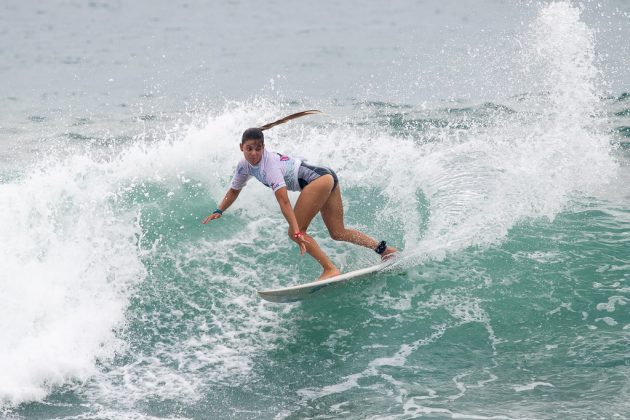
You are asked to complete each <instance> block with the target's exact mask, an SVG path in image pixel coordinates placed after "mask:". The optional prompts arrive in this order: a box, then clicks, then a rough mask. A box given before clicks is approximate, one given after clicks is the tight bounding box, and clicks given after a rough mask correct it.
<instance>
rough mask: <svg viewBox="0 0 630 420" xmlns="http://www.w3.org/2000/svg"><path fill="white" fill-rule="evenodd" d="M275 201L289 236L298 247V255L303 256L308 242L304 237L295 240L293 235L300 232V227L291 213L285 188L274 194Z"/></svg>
mask: <svg viewBox="0 0 630 420" xmlns="http://www.w3.org/2000/svg"><path fill="white" fill-rule="evenodd" d="M274 194H275V195H276V200H278V204H279V205H280V211H282V215H283V216H284V218H285V219H287V223H289V236H290V237H291V238H292V239H293V240H294V241H295V242H296V243H297V244H298V246H299V247H300V253H301V254H302V255H304V252H305V251H306V244H307V243H308V241H307V240H306V238H304V235H303V234H302V235H299V236H298V237H297V238H296V237H295V234H296V233H298V232H299V231H300V226H299V225H298V222H297V218H296V217H295V213H294V212H293V207H292V206H291V202H290V201H289V194H287V188H286V187H282V188H280V189H278V190H277V191H276V192H275V193H274Z"/></svg>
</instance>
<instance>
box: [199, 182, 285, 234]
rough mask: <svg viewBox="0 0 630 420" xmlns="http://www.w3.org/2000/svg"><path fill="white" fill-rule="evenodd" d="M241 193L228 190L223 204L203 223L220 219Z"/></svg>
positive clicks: (232, 189) (231, 189)
mask: <svg viewBox="0 0 630 420" xmlns="http://www.w3.org/2000/svg"><path fill="white" fill-rule="evenodd" d="M240 193H241V190H235V189H234V188H230V189H229V190H228V191H227V193H225V197H223V201H221V204H219V207H217V209H216V210H215V211H214V213H212V214H211V215H210V216H208V217H206V218H205V220H204V221H203V222H202V223H203V224H204V225H205V224H206V223H208V222H209V221H210V220H214V219H218V218H219V217H221V215H222V214H223V212H224V211H226V210H227V209H228V208H229V207H230V206H231V205H232V203H234V201H236V199H237V198H238V195H239V194H240ZM294 217H295V216H294Z"/></svg>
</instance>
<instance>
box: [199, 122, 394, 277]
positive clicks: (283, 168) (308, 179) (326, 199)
mask: <svg viewBox="0 0 630 420" xmlns="http://www.w3.org/2000/svg"><path fill="white" fill-rule="evenodd" d="M315 113H319V111H316V110H310V111H303V112H298V113H296V114H292V115H289V116H287V117H285V118H282V119H280V120H278V121H274V122H272V123H269V124H266V125H263V126H262V127H255V128H248V129H247V130H245V132H244V133H243V136H242V138H241V145H240V148H241V151H242V152H243V157H244V159H242V160H241V161H240V162H239V163H238V165H237V167H236V173H235V174H234V177H233V178H232V183H231V186H230V188H229V189H228V191H227V193H226V194H225V197H224V198H223V201H221V204H219V207H218V208H217V209H216V210H215V211H214V212H213V213H212V214H211V215H209V216H208V217H206V218H205V220H204V221H203V224H206V223H208V222H209V221H211V220H214V219H218V218H219V217H221V215H222V214H223V212H224V211H226V210H227V209H228V208H229V207H230V206H231V205H232V203H234V201H235V200H236V198H237V197H238V195H239V194H240V192H241V189H242V188H243V187H244V186H245V184H246V183H247V181H248V180H249V178H251V177H252V176H254V177H256V179H258V180H259V181H260V182H262V183H263V184H264V185H266V186H267V187H270V188H271V189H272V191H273V192H274V194H275V196H276V200H278V204H279V205H280V210H281V211H282V214H283V216H284V218H285V219H286V220H287V222H288V224H289V238H291V239H292V240H293V241H294V242H295V243H296V244H297V245H298V246H299V247H300V254H301V255H304V252H308V253H309V255H311V256H312V257H313V258H315V260H317V262H319V263H320V264H321V266H322V269H323V272H322V274H321V276H319V280H324V279H327V278H330V277H334V276H336V275H339V274H340V272H339V270H338V269H337V267H335V265H334V264H333V263H332V261H330V259H329V258H328V256H327V255H326V254H325V253H324V251H322V249H321V248H320V247H319V245H318V244H317V242H316V241H315V240H314V239H313V238H312V237H311V236H310V235H308V234H307V233H306V230H307V229H308V226H309V225H310V223H311V220H313V218H314V217H315V215H316V214H317V213H321V215H322V219H323V220H324V223H325V225H326V228H327V229H328V232H329V233H330V237H331V238H332V239H334V240H336V241H345V242H351V243H353V244H356V245H361V246H364V247H367V248H371V249H373V250H374V251H376V253H378V254H380V255H381V258H382V259H386V258H389V257H391V256H392V254H393V253H394V252H396V248H393V247H390V246H387V244H386V243H385V241H381V242H378V241H376V240H375V239H373V238H371V237H369V236H367V235H366V234H364V233H362V232H359V231H358V230H355V229H348V228H346V227H345V225H344V221H343V204H342V201H341V190H340V187H339V180H338V179H337V175H336V174H335V172H334V171H333V170H331V169H329V168H326V167H320V166H312V165H309V164H306V163H304V162H302V161H301V160H299V159H297V158H294V157H290V156H286V155H282V154H279V153H274V152H271V151H267V150H266V149H265V137H264V135H263V131H264V130H268V129H270V128H271V127H274V126H276V125H278V124H282V123H285V122H287V121H289V120H292V119H294V118H298V117H302V116H304V115H309V114H315ZM287 190H290V191H301V193H300V196H299V197H298V199H297V202H296V203H295V208H292V207H291V203H290V201H289V196H288V194H287Z"/></svg>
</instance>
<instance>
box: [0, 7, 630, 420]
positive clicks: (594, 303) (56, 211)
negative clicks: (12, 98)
mask: <svg viewBox="0 0 630 420" xmlns="http://www.w3.org/2000/svg"><path fill="white" fill-rule="evenodd" d="M528 10H529V13H531V21H530V22H529V23H528V24H526V25H525V24H524V29H523V31H522V32H521V33H519V34H514V35H511V37H510V38H509V39H507V40H504V41H505V42H506V43H509V44H510V45H511V48H512V50H510V53H509V54H507V53H505V51H503V50H501V51H502V52H501V54H502V55H501V56H500V61H502V62H501V64H500V67H499V68H494V69H493V71H494V73H492V74H490V73H489V76H488V77H490V78H492V79H496V82H497V83H503V84H505V90H506V91H508V92H509V91H511V90H512V89H514V86H518V88H519V89H521V90H520V93H518V94H514V95H512V94H510V95H505V96H504V97H503V98H502V99H501V100H496V99H488V100H482V101H472V100H464V99H448V100H435V101H431V102H428V101H427V102H423V103H421V104H419V105H410V104H409V103H405V102H402V101H400V102H396V101H390V102H383V101H374V100H362V99H336V98H335V97H334V96H331V97H329V98H325V99H324V100H322V101H321V102H320V103H316V104H314V105H315V106H314V107H320V108H323V109H325V110H326V112H327V115H325V116H317V117H308V118H307V119H302V120H299V121H295V122H291V123H289V124H287V125H284V126H280V127H277V128H274V129H273V130H270V131H269V134H268V135H267V139H266V147H267V148H268V149H271V150H274V151H281V152H284V153H287V154H291V155H295V156H301V157H306V158H308V160H309V162H311V163H314V164H325V165H327V166H330V167H332V168H334V169H335V170H336V172H337V173H338V175H339V178H340V185H341V188H342V191H343V197H344V204H345V214H346V223H347V224H348V225H349V226H353V227H357V228H359V229H361V230H363V231H365V232H366V233H368V234H370V235H372V236H374V237H376V238H379V239H380V238H384V239H387V240H388V241H389V242H390V243H392V244H394V245H395V246H397V247H399V248H401V249H402V250H404V252H403V253H402V258H401V259H400V262H399V263H398V264H397V266H396V268H395V269H393V270H391V271H389V272H387V273H385V274H383V275H379V276H374V277H372V278H370V279H368V280H365V281H362V282H357V283H356V284H352V285H348V286H346V287H343V288H338V289H336V290H334V291H331V292H329V293H327V294H325V295H322V296H321V297H319V298H317V299H313V300H309V301H305V302H303V303H301V304H296V305H274V304H268V303H265V302H263V301H261V300H260V299H259V298H258V297H257V295H256V290H258V289H262V288H269V287H275V286H280V285H290V284H296V283H299V282H304V281H306V280H309V279H312V278H314V277H316V276H317V275H318V274H319V271H318V267H319V266H318V264H317V263H315V262H314V261H313V260H311V259H309V258H308V257H304V258H301V257H300V256H299V253H298V251H297V250H296V249H295V246H294V245H293V244H292V243H291V242H290V241H289V240H287V238H286V222H285V221H284V219H283V217H282V215H281V213H280V212H279V211H278V207H277V203H276V202H275V199H274V198H273V196H272V194H270V192H269V190H268V189H266V188H265V187H263V186H262V185H260V184H258V183H256V181H255V180H252V181H250V182H249V184H248V185H247V187H246V188H245V190H244V192H243V193H242V194H241V196H240V197H239V199H238V201H237V202H236V203H235V204H234V206H233V207H232V208H230V209H229V211H227V212H226V213H225V215H224V216H223V217H222V218H221V219H220V220H218V221H214V222H212V223H210V224H208V225H201V223H200V222H201V220H203V218H205V216H206V215H207V214H208V213H209V212H210V211H212V210H213V209H214V208H216V206H217V203H218V202H219V201H220V200H221V199H222V197H223V194H224V193H225V190H226V188H227V186H228V185H229V181H230V179H231V175H232V172H233V170H234V167H235V165H236V163H237V161H238V160H239V159H240V157H241V156H242V155H241V154H240V151H239V150H238V147H237V144H238V138H239V137H240V134H241V132H242V130H243V129H244V128H246V127H249V126H252V125H254V124H261V123H264V122H268V121H272V120H274V119H276V118H278V117H279V116H283V115H286V114H289V113H291V112H294V111H295V110H296V108H302V107H305V108H306V107H309V108H310V107H311V106H312V105H313V104H307V105H304V104H302V103H296V102H292V101H288V100H285V99H283V98H281V97H279V96H276V95H268V94H261V95H260V96H258V97H256V98H253V99H247V100H242V101H234V102H230V103H227V104H221V105H220V106H219V105H216V106H205V107H203V106H202V107H201V108H198V109H196V110H195V112H193V113H191V115H187V116H182V115H181V113H179V112H172V113H169V112H168V111H165V112H164V113H163V114H159V113H157V112H155V111H154V110H153V111H147V110H146V109H143V113H142V115H143V117H142V118H140V119H139V121H135V122H134V124H135V123H138V124H140V125H141V127H142V129H141V130H140V133H139V134H137V135H133V134H130V133H131V132H132V131H133V130H132V129H131V128H130V127H131V126H130V125H128V124H130V123H129V122H125V121H122V122H115V121H112V122H111V126H107V125H108V124H110V123H108V122H105V123H104V124H105V125H106V127H105V131H104V132H105V133H106V134H105V135H102V134H98V133H102V132H103V131H99V129H96V128H94V127H93V126H94V123H93V122H91V120H89V119H87V120H80V121H75V125H74V126H73V127H72V128H71V132H65V133H64V134H63V135H59V136H56V135H55V136H53V137H45V139H44V140H42V141H43V142H44V143H46V142H48V143H47V144H48V145H47V146H42V145H41V142H40V143H37V144H34V143H29V144H24V143H19V142H18V141H17V140H16V145H14V146H12V147H11V148H10V150H9V151H8V152H7V153H6V155H8V156H11V157H12V159H13V161H12V162H8V161H7V162H8V163H6V164H5V165H4V166H3V168H2V172H1V175H0V179H1V180H2V183H1V184H0V200H1V202H2V206H0V235H1V237H2V238H3V240H2V241H1V242H0V261H2V270H1V274H0V291H1V293H0V303H1V304H0V372H2V374H1V375H0V412H1V413H2V414H3V415H4V416H6V417H8V418H33V417H42V418H75V419H79V418H85V419H87V418H153V417H155V418H289V419H293V418H333V417H334V418H400V419H407V418H418V417H423V416H427V417H447V418H448V417H465V418H546V417H567V418H569V417H570V418H599V417H601V418H611V417H614V416H624V415H626V414H627V413H628V410H629V409H630V406H629V404H628V401H630V395H629V392H628V386H627V384H628V376H629V375H630V370H629V365H630V363H629V362H630V359H628V351H627V349H628V331H629V329H630V316H629V315H628V314H629V312H628V306H627V305H628V303H630V298H629V296H628V293H629V292H630V285H629V284H628V281H629V279H630V256H629V253H628V249H630V247H629V246H630V237H629V236H628V232H629V231H630V196H629V195H628V193H627V182H628V181H630V171H629V170H628V167H629V166H628V162H629V161H630V160H629V157H630V156H629V155H628V150H630V148H628V142H627V135H626V134H625V131H624V127H625V128H627V127H626V125H630V123H628V121H627V116H628V113H627V112H626V110H627V108H628V103H629V102H628V100H629V99H628V95H627V94H622V95H620V96H619V95H616V96H614V97H608V96H606V92H607V85H606V83H605V80H604V78H603V76H602V71H601V70H600V67H599V66H600V62H599V61H598V50H597V43H596V37H595V35H596V32H595V31H594V30H593V29H592V28H591V27H590V26H589V25H588V24H586V23H585V21H584V18H583V16H582V13H583V11H581V10H580V9H579V8H577V7H575V6H573V5H571V4H570V3H568V2H554V3H548V4H543V5H540V6H530V9H528ZM505 54H507V55H505ZM472 59H473V62H476V61H475V60H476V59H475V57H473V58H472ZM497 61H499V59H498V58H497V57H495V58H493V59H489V60H488V62H489V63H490V64H492V65H496V64H497ZM490 64H488V65H490ZM506 69H507V70H506ZM501 74H503V76H504V77H505V79H501ZM427 75H428V74H425V76H427ZM420 83H422V81H420ZM479 83H480V84H481V82H479ZM272 87H273V83H272ZM474 88H475V86H472V87H471V89H474ZM272 90H273V89H272ZM497 90H500V86H499V87H497ZM480 94H481V95H482V96H483V92H481V93H480ZM466 96H470V95H468V93H466V92H463V93H462V95H461V97H466ZM148 100H149V99H147V101H148ZM199 109H202V110H201V111H200V110H199ZM107 110H108V108H103V110H102V111H103V112H104V113H107ZM186 118H189V120H190V121H192V122H190V123H187V122H183V121H184V120H185V119H186ZM104 120H105V121H109V120H107V119H106V118H104ZM33 123H38V124H39V123H42V124H44V127H48V128H49V129H52V128H53V127H54V124H55V123H53V122H50V121H47V120H46V119H43V121H39V120H34V121H33ZM133 127H134V128H135V127H137V125H134V126H133ZM165 127H167V128H165ZM83 129H85V130H88V131H89V129H91V130H93V131H92V132H90V134H85V133H87V131H85V132H84V131H82V130H83ZM81 133H84V134H81ZM121 133H122V134H121ZM27 134H28V133H27ZM31 134H32V133H31ZM20 135H25V134H24V133H22V134H20ZM16 136H18V135H17V134H16ZM18 137H19V136H18ZM18 137H12V138H14V139H17V138H18ZM20 144H22V146H20ZM28 147H37V148H39V147H42V148H43V150H47V151H49V152H50V153H46V154H45V155H43V154H42V153H40V152H38V153H31V154H29V152H28V150H27V149H28ZM3 156H4V155H3ZM20 159H21V160H20ZM16 162H17V163H16ZM290 198H291V199H292V200H293V201H294V200H295V199H296V198H297V195H296V194H295V193H291V194H290ZM311 232H312V235H313V236H314V237H315V238H316V239H317V240H318V241H319V242H320V244H321V245H322V247H323V248H324V250H326V251H327V252H328V253H329V255H330V256H331V258H332V259H333V260H334V261H335V262H336V263H337V264H338V266H339V267H340V268H342V270H351V269H355V268H358V267H362V266H365V265H367V264H370V263H372V262H375V255H374V253H373V252H371V251H370V250H365V249H358V248H357V247H355V246H351V245H348V244H345V243H337V242H334V241H332V240H331V239H330V238H328V235H327V232H326V229H325V227H324V225H323V223H322V221H321V220H320V219H319V218H318V219H316V220H315V221H314V222H313V225H312V227H311ZM364 401H367V402H364Z"/></svg>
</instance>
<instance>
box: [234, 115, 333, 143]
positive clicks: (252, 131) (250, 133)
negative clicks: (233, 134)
mask: <svg viewBox="0 0 630 420" xmlns="http://www.w3.org/2000/svg"><path fill="white" fill-rule="evenodd" d="M321 113H322V112H321V111H318V110H316V109H310V110H308V111H301V112H296V113H295V114H291V115H287V116H286V117H284V118H280V119H279V120H277V121H274V122H272V123H269V124H265V125H263V126H261V127H252V128H248V129H247V130H245V131H244V132H243V136H242V137H241V144H243V143H245V142H246V141H247V140H258V141H261V142H263V143H264V142H265V135H264V134H263V131H265V130H269V129H270V128H271V127H275V126H276V125H279V124H284V123H285V122H287V121H291V120H293V119H295V118H300V117H303V116H305V115H311V114H321Z"/></svg>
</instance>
